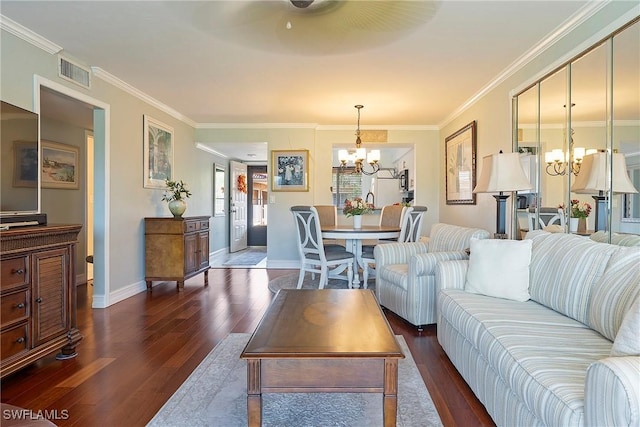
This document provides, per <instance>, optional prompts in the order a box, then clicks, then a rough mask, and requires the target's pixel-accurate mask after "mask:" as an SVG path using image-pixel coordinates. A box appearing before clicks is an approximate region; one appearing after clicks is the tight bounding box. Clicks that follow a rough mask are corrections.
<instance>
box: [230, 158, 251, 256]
mask: <svg viewBox="0 0 640 427" xmlns="http://www.w3.org/2000/svg"><path fill="white" fill-rule="evenodd" d="M241 175H244V179H245V185H247V184H248V181H249V180H248V178H247V165H246V164H244V163H240V162H235V161H233V160H231V161H230V162H229V179H230V180H231V183H230V184H231V185H229V188H230V189H231V191H230V200H229V211H230V212H231V215H229V252H238V251H241V250H243V249H246V248H247V228H248V224H247V209H248V206H247V199H248V197H247V189H245V190H244V192H243V191H240V190H238V177H239V176H241Z"/></svg>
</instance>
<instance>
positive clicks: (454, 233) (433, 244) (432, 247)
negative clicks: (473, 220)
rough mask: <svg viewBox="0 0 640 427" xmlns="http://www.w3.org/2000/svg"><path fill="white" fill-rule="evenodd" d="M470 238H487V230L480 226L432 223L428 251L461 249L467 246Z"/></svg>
mask: <svg viewBox="0 0 640 427" xmlns="http://www.w3.org/2000/svg"><path fill="white" fill-rule="evenodd" d="M472 238H476V239H488V238H489V232H488V231H486V230H482V229H480V228H467V227H460V226H457V225H450V224H443V223H439V224H434V225H433V227H431V239H430V240H429V252H449V251H463V250H465V249H467V248H468V247H469V245H470V242H471V239H472Z"/></svg>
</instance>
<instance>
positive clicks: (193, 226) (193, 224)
mask: <svg viewBox="0 0 640 427" xmlns="http://www.w3.org/2000/svg"><path fill="white" fill-rule="evenodd" d="M199 228H200V221H185V222H184V231H185V233H190V232H192V231H197V230H198V229H199Z"/></svg>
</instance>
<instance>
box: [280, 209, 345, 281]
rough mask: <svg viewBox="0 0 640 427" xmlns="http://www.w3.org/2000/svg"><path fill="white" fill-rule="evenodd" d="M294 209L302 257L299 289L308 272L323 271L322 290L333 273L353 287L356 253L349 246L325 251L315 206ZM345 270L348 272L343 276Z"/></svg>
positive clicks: (299, 249) (321, 273)
mask: <svg viewBox="0 0 640 427" xmlns="http://www.w3.org/2000/svg"><path fill="white" fill-rule="evenodd" d="M290 210H291V213H292V214H293V217H294V220H295V222H296V231H297V235H298V252H299V254H300V258H301V260H302V263H301V265H300V275H299V276H298V286H297V288H298V289H300V288H302V282H303V281H304V275H305V272H307V271H308V272H310V273H311V274H312V275H315V273H320V282H319V285H318V288H319V289H323V288H324V287H325V285H326V284H327V283H329V274H331V277H332V278H337V279H342V280H347V283H348V287H349V289H350V288H351V284H352V280H353V264H354V259H355V257H354V255H353V254H352V253H351V252H348V251H347V250H346V249H343V250H338V249H333V250H331V251H326V250H325V248H324V243H323V242H322V231H321V228H320V218H319V215H318V210H317V209H316V208H315V207H313V206H292V207H291V208H290ZM330 267H333V269H330ZM345 269H346V270H347V275H346V276H342V275H340V273H342V272H343V271H344V270H345Z"/></svg>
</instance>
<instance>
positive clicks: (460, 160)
mask: <svg viewBox="0 0 640 427" xmlns="http://www.w3.org/2000/svg"><path fill="white" fill-rule="evenodd" d="M444 141H445V171H446V174H445V176H446V190H447V204H448V205H475V204H476V195H475V194H474V193H473V188H474V187H475V185H476V122H475V121H473V122H471V123H469V124H468V125H466V126H465V127H463V128H462V129H460V130H459V131H457V132H456V133H454V134H453V135H451V136H448V137H447V138H446V139H445V140H444Z"/></svg>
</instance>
